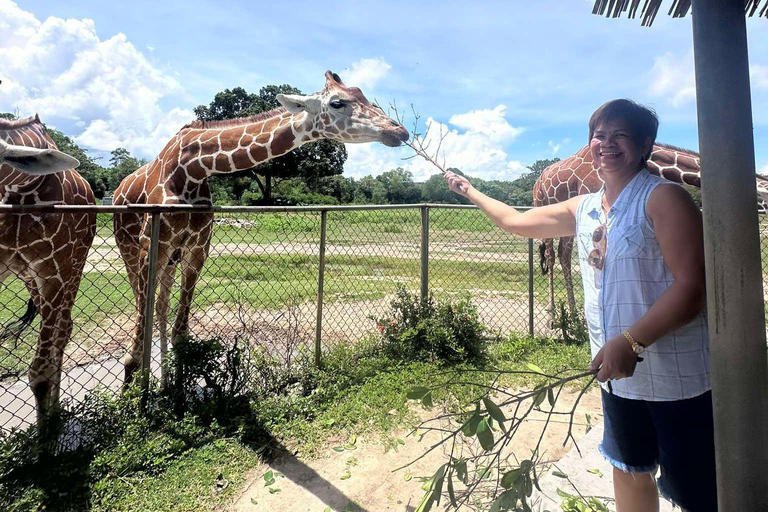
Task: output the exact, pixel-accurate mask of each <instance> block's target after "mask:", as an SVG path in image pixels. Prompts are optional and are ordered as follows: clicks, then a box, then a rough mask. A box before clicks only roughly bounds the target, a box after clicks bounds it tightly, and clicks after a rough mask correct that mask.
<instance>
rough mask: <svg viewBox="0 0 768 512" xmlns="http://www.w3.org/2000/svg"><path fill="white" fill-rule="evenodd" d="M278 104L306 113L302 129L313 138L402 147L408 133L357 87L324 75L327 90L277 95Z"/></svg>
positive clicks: (326, 73)
mask: <svg viewBox="0 0 768 512" xmlns="http://www.w3.org/2000/svg"><path fill="white" fill-rule="evenodd" d="M277 101H278V102H280V104H281V105H282V106H283V107H285V108H286V109H287V110H288V111H289V112H290V113H291V114H292V115H300V114H301V113H306V117H305V118H304V120H303V121H302V123H301V125H302V128H303V130H304V131H305V132H307V133H310V134H311V135H312V138H319V137H323V138H329V139H333V140H337V141H340V142H381V143H382V144H384V145H385V146H390V147H394V146H399V145H400V144H402V143H403V142H404V141H406V140H408V130H406V129H405V128H404V127H403V126H402V125H400V124H399V123H397V122H395V121H393V120H392V119H391V118H390V117H389V116H387V115H386V114H385V113H384V111H383V110H382V109H381V108H379V107H378V106H376V105H373V104H372V103H371V102H369V101H368V100H367V99H366V97H365V96H364V95H363V93H362V91H360V89H358V88H357V87H347V86H345V85H344V83H343V82H342V81H341V78H339V75H337V74H336V73H332V72H330V71H326V72H325V88H324V89H323V90H322V91H320V92H317V93H315V94H310V95H307V96H302V95H299V94H278V95H277Z"/></svg>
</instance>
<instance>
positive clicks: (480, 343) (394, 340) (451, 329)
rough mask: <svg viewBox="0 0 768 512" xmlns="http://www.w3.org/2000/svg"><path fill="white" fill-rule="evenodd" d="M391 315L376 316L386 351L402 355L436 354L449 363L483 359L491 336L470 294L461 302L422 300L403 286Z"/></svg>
mask: <svg viewBox="0 0 768 512" xmlns="http://www.w3.org/2000/svg"><path fill="white" fill-rule="evenodd" d="M391 308H392V312H391V315H390V316H388V317H385V318H380V319H377V320H376V325H377V327H378V329H379V331H380V332H381V335H382V345H383V349H384V353H386V354H388V355H389V356H391V357H396V358H400V359H416V358H423V357H427V358H432V359H436V360H439V361H443V362H446V363H460V362H464V361H471V362H482V361H484V360H485V359H486V357H487V354H488V341H489V336H488V333H487V329H486V328H485V326H484V325H483V324H482V323H480V320H479V319H478V315H477V309H476V308H475V306H474V305H473V304H472V301H471V300H470V298H469V297H468V296H467V297H466V298H464V299H462V300H459V301H457V302H452V301H435V299H434V297H433V296H432V295H431V294H430V295H429V297H427V298H426V299H424V300H421V299H420V298H419V297H417V296H416V295H415V294H411V293H410V292H409V291H407V290H406V289H405V288H403V287H399V288H398V290H397V293H396V296H395V299H394V300H393V301H392V303H391Z"/></svg>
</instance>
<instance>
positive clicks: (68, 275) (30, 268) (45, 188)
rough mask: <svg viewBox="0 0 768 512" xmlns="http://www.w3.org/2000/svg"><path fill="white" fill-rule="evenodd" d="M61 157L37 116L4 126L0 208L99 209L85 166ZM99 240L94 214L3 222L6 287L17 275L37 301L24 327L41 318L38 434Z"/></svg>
mask: <svg viewBox="0 0 768 512" xmlns="http://www.w3.org/2000/svg"><path fill="white" fill-rule="evenodd" d="M56 149H57V148H56V144H55V143H54V142H53V139H51V137H50V136H49V135H48V134H47V133H46V131H45V126H44V125H43V123H42V122H41V121H40V117H39V116H37V115H35V116H33V117H30V118H28V119H19V120H14V121H8V120H0V204H18V205H34V204H40V205H92V204H94V203H95V200H94V196H93V192H92V191H91V187H90V186H89V185H88V182H87V181H85V180H84V179H83V178H82V177H81V176H80V174H78V173H77V172H76V171H75V170H74V167H77V166H78V165H79V162H78V161H77V160H76V159H74V158H72V157H70V156H68V155H65V154H63V153H61V152H59V151H57V150H56ZM95 234H96V215H95V213H62V214H59V213H55V214H17V213H4V214H0V283H1V282H3V281H4V280H5V279H6V278H7V277H9V276H10V275H12V274H13V275H16V276H17V277H18V278H19V279H21V280H22V281H23V282H24V284H25V285H26V287H27V290H28V291H29V294H30V296H31V298H30V301H29V303H28V306H27V308H28V309H27V313H26V314H25V315H24V317H23V320H24V322H25V323H27V324H28V323H31V321H32V318H33V317H34V316H35V314H36V313H37V312H39V313H40V316H41V324H40V335H39V337H38V342H37V350H36V352H35V356H34V359H33V360H32V363H31V365H30V367H29V385H30V387H31V389H32V393H33V394H34V396H35V401H36V405H37V407H36V410H37V426H38V428H39V429H40V430H42V429H44V428H45V426H46V423H47V422H46V420H47V419H48V417H49V415H51V414H52V413H55V412H56V411H57V410H58V407H59V394H60V391H61V390H60V384H61V364H62V357H63V355H64V349H65V347H66V345H67V343H68V342H69V337H70V334H71V333H72V307H73V305H74V303H75V297H76V295H77V289H78V286H79V284H80V278H81V277H82V274H83V266H84V265H85V259H86V257H87V255H88V250H89V249H90V247H91V242H92V241H93V237H94V236H95Z"/></svg>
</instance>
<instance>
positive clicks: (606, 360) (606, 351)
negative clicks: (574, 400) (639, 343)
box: [590, 336, 637, 382]
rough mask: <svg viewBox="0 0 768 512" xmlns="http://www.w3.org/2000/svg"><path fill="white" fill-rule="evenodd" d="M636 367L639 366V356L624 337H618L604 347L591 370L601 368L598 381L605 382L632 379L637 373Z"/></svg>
mask: <svg viewBox="0 0 768 512" xmlns="http://www.w3.org/2000/svg"><path fill="white" fill-rule="evenodd" d="M635 366H637V354H635V351H634V350H632V346H631V345H630V344H629V342H628V341H627V340H626V338H624V336H616V337H615V338H611V339H610V340H608V341H607V342H606V343H605V345H603V348H601V349H600V351H599V352H598V353H597V355H596V356H595V358H594V359H593V360H592V365H591V366H590V369H592V370H596V369H598V368H599V369H600V371H599V372H597V380H598V381H599V382H605V381H607V380H617V379H624V378H626V377H631V376H632V374H633V373H635Z"/></svg>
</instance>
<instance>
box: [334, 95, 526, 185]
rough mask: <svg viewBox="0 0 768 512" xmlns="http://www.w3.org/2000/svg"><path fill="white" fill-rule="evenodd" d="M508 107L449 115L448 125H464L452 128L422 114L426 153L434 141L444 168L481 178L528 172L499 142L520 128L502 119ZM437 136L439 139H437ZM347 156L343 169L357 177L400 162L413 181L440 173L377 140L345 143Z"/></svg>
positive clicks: (505, 142)
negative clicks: (404, 158)
mask: <svg viewBox="0 0 768 512" xmlns="http://www.w3.org/2000/svg"><path fill="white" fill-rule="evenodd" d="M506 110H507V107H505V106H504V105H499V106H497V107H496V108H494V109H493V110H474V111H471V112H467V113H465V114H457V115H454V116H453V117H451V119H450V120H449V124H451V125H453V126H456V127H458V128H461V129H463V131H462V132H460V131H459V130H458V129H452V128H450V127H449V126H448V125H446V124H442V123H439V122H437V121H435V120H434V119H432V118H429V119H427V121H426V126H427V127H429V129H428V130H426V139H424V145H425V146H427V148H428V149H427V152H428V153H430V155H432V156H433V155H434V152H436V151H437V148H438V145H439V147H440V154H439V156H438V158H437V160H438V163H440V164H441V165H443V164H444V165H445V166H446V167H454V168H458V169H461V170H462V171H463V172H464V173H466V174H469V175H470V176H474V177H478V178H482V179H485V180H513V179H515V178H517V177H519V176H520V175H521V174H523V173H524V172H526V171H527V169H526V167H525V166H524V165H523V164H522V163H520V162H519V161H516V160H509V159H508V155H507V153H506V152H505V151H504V149H503V148H504V147H505V146H506V145H508V144H511V143H512V142H514V140H515V138H516V137H517V136H518V135H519V134H520V133H522V132H523V128H518V127H514V126H512V125H510V124H509V122H508V121H507V120H506V119H505V117H504V115H505V113H506ZM441 140H442V142H441ZM347 151H348V153H349V158H348V159H347V162H346V164H345V166H344V167H345V174H346V175H347V176H351V177H357V178H359V177H362V176H365V175H367V174H371V175H373V176H376V175H378V174H381V173H382V172H384V171H388V170H391V169H393V168H395V167H403V168H404V169H407V170H409V171H411V172H412V173H413V176H414V180H415V181H424V180H426V179H428V178H429V177H430V176H431V175H433V174H435V173H438V172H440V171H439V170H438V169H437V167H435V166H434V165H433V164H431V163H429V162H427V161H426V160H424V159H422V158H420V157H416V158H414V159H411V160H407V161H403V160H402V158H403V157H407V156H410V155H412V154H413V153H412V151H411V150H410V149H407V148H406V149H403V150H399V151H397V150H396V151H393V150H391V149H389V148H384V147H383V146H380V145H352V144H349V145H347Z"/></svg>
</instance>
